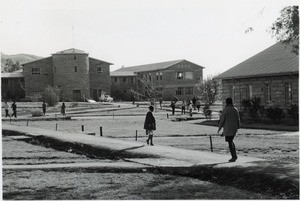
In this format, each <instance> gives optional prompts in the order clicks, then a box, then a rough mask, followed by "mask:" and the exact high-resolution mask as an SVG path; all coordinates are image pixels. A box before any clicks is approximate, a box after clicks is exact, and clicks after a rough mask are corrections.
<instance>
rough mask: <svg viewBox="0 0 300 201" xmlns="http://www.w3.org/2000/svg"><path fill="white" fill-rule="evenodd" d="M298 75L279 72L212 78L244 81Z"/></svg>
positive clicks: (297, 72) (295, 72)
mask: <svg viewBox="0 0 300 201" xmlns="http://www.w3.org/2000/svg"><path fill="white" fill-rule="evenodd" d="M296 74H299V71H294V72H280V73H269V74H258V75H244V76H234V77H233V76H231V77H219V76H217V77H214V78H213V79H216V80H219V79H220V80H235V79H245V78H257V77H273V76H280V75H296Z"/></svg>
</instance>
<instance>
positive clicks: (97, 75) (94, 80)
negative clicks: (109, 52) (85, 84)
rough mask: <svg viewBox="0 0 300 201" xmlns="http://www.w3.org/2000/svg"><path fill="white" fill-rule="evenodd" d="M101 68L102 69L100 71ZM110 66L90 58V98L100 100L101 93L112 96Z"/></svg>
mask: <svg viewBox="0 0 300 201" xmlns="http://www.w3.org/2000/svg"><path fill="white" fill-rule="evenodd" d="M99 68H101V69H99ZM109 69H110V64H109V63H106V62H103V61H100V60H97V59H93V58H89V78H90V96H91V98H93V99H95V100H99V97H100V96H101V91H103V92H105V93H106V94H111V81H110V70H109Z"/></svg>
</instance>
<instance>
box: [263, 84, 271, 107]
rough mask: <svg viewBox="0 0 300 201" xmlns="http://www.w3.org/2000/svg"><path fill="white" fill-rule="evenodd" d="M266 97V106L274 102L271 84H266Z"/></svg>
mask: <svg viewBox="0 0 300 201" xmlns="http://www.w3.org/2000/svg"><path fill="white" fill-rule="evenodd" d="M264 96H265V104H266V105H268V104H270V103H271V101H272V97H271V85H270V83H265V89H264Z"/></svg>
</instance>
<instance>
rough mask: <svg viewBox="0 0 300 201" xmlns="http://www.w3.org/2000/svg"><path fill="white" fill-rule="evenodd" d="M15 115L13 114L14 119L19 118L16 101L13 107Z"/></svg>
mask: <svg viewBox="0 0 300 201" xmlns="http://www.w3.org/2000/svg"><path fill="white" fill-rule="evenodd" d="M11 107H12V110H13V113H12V115H11V116H12V117H13V116H15V118H17V104H16V101H14V102H13V104H12V105H11Z"/></svg>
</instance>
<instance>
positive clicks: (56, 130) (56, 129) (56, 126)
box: [55, 123, 57, 131]
mask: <svg viewBox="0 0 300 201" xmlns="http://www.w3.org/2000/svg"><path fill="white" fill-rule="evenodd" d="M55 130H56V131H57V123H56V126H55Z"/></svg>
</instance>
